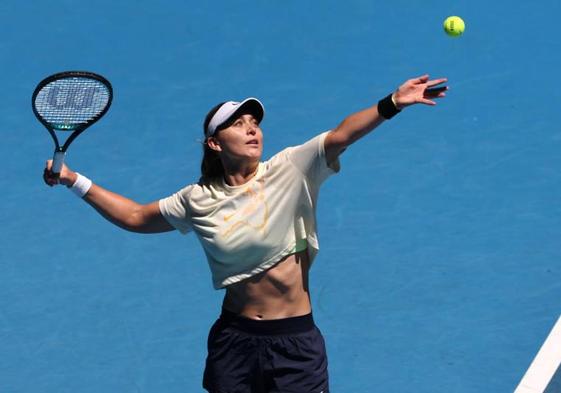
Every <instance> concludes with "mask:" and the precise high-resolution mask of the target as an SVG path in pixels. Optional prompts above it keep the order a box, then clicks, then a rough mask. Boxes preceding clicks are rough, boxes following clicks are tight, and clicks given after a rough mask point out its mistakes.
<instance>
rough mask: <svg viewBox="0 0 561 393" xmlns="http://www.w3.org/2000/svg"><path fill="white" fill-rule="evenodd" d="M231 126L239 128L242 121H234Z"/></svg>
mask: <svg viewBox="0 0 561 393" xmlns="http://www.w3.org/2000/svg"><path fill="white" fill-rule="evenodd" d="M233 125H234V126H236V127H239V126H241V125H242V121H241V120H240V119H238V120H236V121H235V122H234V124H233Z"/></svg>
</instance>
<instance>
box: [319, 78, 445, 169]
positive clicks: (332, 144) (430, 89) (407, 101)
mask: <svg viewBox="0 0 561 393" xmlns="http://www.w3.org/2000/svg"><path fill="white" fill-rule="evenodd" d="M446 81H447V79H446V78H440V79H434V80H430V79H429V76H428V75H423V76H421V77H418V78H414V79H409V80H408V81H406V82H405V83H403V84H402V85H401V86H400V87H399V88H398V89H397V90H396V91H395V92H394V93H393V94H391V95H390V96H388V97H386V98H385V99H383V100H381V101H380V102H379V103H378V104H376V105H373V106H371V107H370V108H367V109H364V110H362V111H360V112H356V113H354V114H352V115H349V116H347V117H346V118H345V119H344V120H343V121H342V122H341V124H339V125H338V126H337V128H335V129H333V130H332V131H331V132H330V133H329V134H328V135H327V137H326V138H325V151H326V156H327V162H328V163H331V162H333V161H334V160H335V159H336V158H337V157H338V156H339V155H340V154H341V153H342V152H343V151H344V150H345V149H346V148H347V147H348V146H349V145H351V144H353V143H354V142H356V141H357V140H359V139H360V138H362V137H363V136H365V135H366V134H368V133H369V132H371V131H372V130H373V129H375V128H376V127H378V126H379V125H380V124H381V123H382V122H383V121H384V120H387V119H389V118H390V117H391V116H393V115H395V114H396V113H397V112H399V111H401V110H402V109H403V108H405V107H407V106H410V105H414V104H424V105H436V102H435V101H434V99H436V98H441V97H444V96H445V95H446V94H445V91H446V90H447V89H448V87H446V86H438V85H441V84H442V83H445V82H446ZM388 108H389V110H388Z"/></svg>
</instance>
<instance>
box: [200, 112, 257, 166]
mask: <svg viewBox="0 0 561 393" xmlns="http://www.w3.org/2000/svg"><path fill="white" fill-rule="evenodd" d="M208 143H209V146H210V147H211V148H212V149H213V150H216V151H218V152H219V154H220V155H221V156H222V157H223V158H225V159H227V160H228V161H233V162H239V161H251V162H253V161H259V160H260V159H261V154H262V153H263V132H262V131H261V127H259V123H258V122H257V120H256V119H255V118H254V117H253V115H251V114H249V113H246V114H242V115H240V116H239V117H238V118H236V119H235V120H234V122H233V123H232V124H231V125H230V126H229V127H228V128H224V129H222V130H220V131H219V132H218V133H217V134H215V136H214V137H211V138H209V141H208Z"/></svg>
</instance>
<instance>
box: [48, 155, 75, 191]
mask: <svg viewBox="0 0 561 393" xmlns="http://www.w3.org/2000/svg"><path fill="white" fill-rule="evenodd" d="M52 167H53V160H48V161H47V163H46V164H45V170H44V171H43V180H44V181H45V184H47V185H48V186H50V187H52V186H55V185H57V184H62V185H65V186H66V187H71V186H72V185H73V184H74V182H75V181H76V178H77V177H78V175H76V172H74V171H72V170H71V169H70V168H68V167H67V166H66V165H65V164H62V168H61V170H60V173H59V174H56V175H55V174H54V173H53V171H52Z"/></svg>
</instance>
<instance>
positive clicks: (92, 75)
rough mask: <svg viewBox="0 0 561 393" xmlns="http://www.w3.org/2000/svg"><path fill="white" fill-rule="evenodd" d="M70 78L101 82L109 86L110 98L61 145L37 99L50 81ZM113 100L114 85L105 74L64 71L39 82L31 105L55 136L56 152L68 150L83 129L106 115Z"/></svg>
mask: <svg viewBox="0 0 561 393" xmlns="http://www.w3.org/2000/svg"><path fill="white" fill-rule="evenodd" d="M70 78H89V79H95V80H97V81H99V82H101V83H102V84H103V85H105V87H106V88H107V91H108V95H109V98H108V102H107V105H105V108H103V110H102V111H101V112H100V113H98V114H97V115H96V116H94V117H93V118H92V119H91V120H89V121H87V122H86V123H83V124H80V125H78V126H77V127H76V128H74V129H73V132H72V134H71V135H70V136H69V137H68V139H67V140H66V141H65V143H64V144H63V145H62V146H60V142H59V141H58V138H57V136H56V133H55V128H54V127H52V125H51V124H49V122H48V121H46V120H45V119H44V118H43V117H42V116H41V115H40V114H39V112H38V110H37V108H36V106H35V100H36V98H37V95H38V94H39V92H40V91H41V90H42V89H43V88H44V87H45V86H46V85H48V84H49V83H51V82H54V81H56V80H59V79H70ZM112 101H113V87H112V86H111V83H110V82H109V81H108V80H107V79H105V78H104V77H103V76H101V75H98V74H96V73H93V72H89V71H63V72H58V73H56V74H53V75H50V76H48V77H46V78H45V79H43V80H42V81H41V82H39V84H38V85H37V87H36V88H35V90H34V91H33V95H32V96H31V107H32V108H33V113H34V114H35V117H37V119H38V120H39V121H40V122H41V124H43V125H44V126H45V128H46V129H47V131H49V134H50V135H51V137H52V138H53V141H54V143H55V153H56V152H62V153H64V152H66V149H68V146H70V144H71V143H72V141H73V140H74V139H76V137H77V136H78V135H80V134H81V133H82V131H84V130H85V129H86V128H88V127H89V126H91V125H92V124H94V123H95V122H97V121H98V120H99V119H100V118H101V117H103V115H105V113H106V112H107V111H108V110H109V107H110V106H111V102H112Z"/></svg>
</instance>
